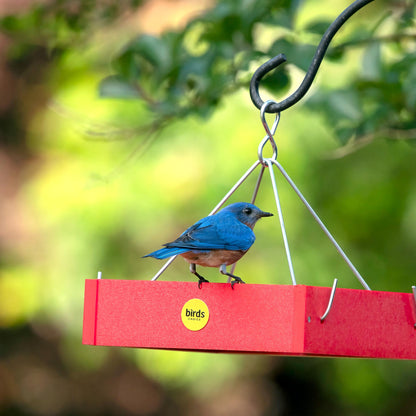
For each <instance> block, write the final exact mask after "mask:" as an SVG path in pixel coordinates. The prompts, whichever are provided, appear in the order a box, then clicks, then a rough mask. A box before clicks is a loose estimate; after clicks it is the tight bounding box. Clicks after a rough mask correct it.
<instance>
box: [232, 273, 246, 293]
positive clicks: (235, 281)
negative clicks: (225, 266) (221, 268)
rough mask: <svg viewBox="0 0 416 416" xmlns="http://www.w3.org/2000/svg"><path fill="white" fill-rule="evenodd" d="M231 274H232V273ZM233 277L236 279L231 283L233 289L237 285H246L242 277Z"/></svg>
mask: <svg viewBox="0 0 416 416" xmlns="http://www.w3.org/2000/svg"><path fill="white" fill-rule="evenodd" d="M230 274H231V273H230ZM231 277H232V278H233V279H234V280H233V281H232V282H231V289H234V285H235V284H236V283H243V284H244V283H246V282H245V281H244V280H242V279H241V277H238V276H234V275H231Z"/></svg>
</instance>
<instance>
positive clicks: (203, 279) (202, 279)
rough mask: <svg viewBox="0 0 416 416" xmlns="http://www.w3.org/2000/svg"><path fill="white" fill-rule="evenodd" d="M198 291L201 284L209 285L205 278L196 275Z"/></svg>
mask: <svg viewBox="0 0 416 416" xmlns="http://www.w3.org/2000/svg"><path fill="white" fill-rule="evenodd" d="M198 279H199V282H198V289H201V286H202V283H209V280H207V279H205V277H202V276H201V275H200V274H198Z"/></svg>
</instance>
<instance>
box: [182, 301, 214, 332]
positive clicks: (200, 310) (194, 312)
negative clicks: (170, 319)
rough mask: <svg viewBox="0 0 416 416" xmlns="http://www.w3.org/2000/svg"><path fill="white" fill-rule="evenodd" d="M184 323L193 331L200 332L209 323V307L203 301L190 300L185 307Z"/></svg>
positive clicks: (183, 311) (183, 312) (183, 309)
mask: <svg viewBox="0 0 416 416" xmlns="http://www.w3.org/2000/svg"><path fill="white" fill-rule="evenodd" d="M181 319H182V323H183V324H184V325H185V326H186V327H187V328H188V329H190V330H191V331H199V330H201V329H202V328H204V326H205V325H206V324H207V323H208V319H209V310H208V306H207V305H206V303H205V302H204V301H202V300H201V299H190V300H188V302H186V303H185V305H183V308H182V312H181Z"/></svg>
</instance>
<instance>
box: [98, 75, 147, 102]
mask: <svg viewBox="0 0 416 416" xmlns="http://www.w3.org/2000/svg"><path fill="white" fill-rule="evenodd" d="M98 93H99V95H100V97H103V98H104V97H105V98H140V94H139V91H138V90H137V88H136V87H135V86H134V85H133V84H130V83H129V82H127V81H126V80H125V79H123V78H121V77H120V76H118V75H110V76H109V77H107V78H104V79H103V80H102V81H101V82H100V84H99V86H98Z"/></svg>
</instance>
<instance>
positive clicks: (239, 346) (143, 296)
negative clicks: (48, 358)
mask: <svg viewBox="0 0 416 416" xmlns="http://www.w3.org/2000/svg"><path fill="white" fill-rule="evenodd" d="M331 295H334V296H333V302H332V305H331V309H330V312H329V313H328V314H327V316H326V317H325V319H322V317H323V315H324V313H325V312H326V310H327V308H328V304H329V301H330V298H331ZM415 305H416V304H415V298H414V297H413V294H410V293H393V292H380V291H368V290H357V289H336V290H335V292H334V289H332V290H331V288H326V287H314V286H304V285H296V286H293V285H258V284H246V285H235V286H234V289H231V286H230V284H227V283H210V284H204V285H202V288H201V289H198V285H197V284H196V283H195V282H151V281H134V280H111V279H87V280H86V282H85V307H84V329H83V343H84V344H89V345H107V346H118V347H140V348H157V349H174V350H190V351H211V352H239V353H259V354H277V355H297V356H331V357H334V356H345V357H372V358H398V359H416V329H415V322H416V307H415Z"/></svg>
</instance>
